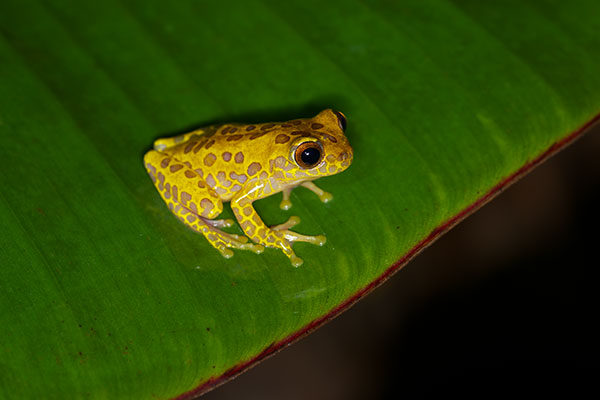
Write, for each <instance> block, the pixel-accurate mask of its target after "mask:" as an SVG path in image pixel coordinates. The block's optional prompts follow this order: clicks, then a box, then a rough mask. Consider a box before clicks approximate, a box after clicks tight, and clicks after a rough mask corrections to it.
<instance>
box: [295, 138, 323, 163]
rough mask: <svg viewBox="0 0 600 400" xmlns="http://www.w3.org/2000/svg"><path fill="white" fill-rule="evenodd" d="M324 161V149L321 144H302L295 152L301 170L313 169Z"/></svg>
mask: <svg viewBox="0 0 600 400" xmlns="http://www.w3.org/2000/svg"><path fill="white" fill-rule="evenodd" d="M321 159H323V147H321V144H320V143H319V142H304V143H301V144H300V145H299V146H298V147H296V150H295V151H294V160H296V164H298V165H299V166H300V167H301V168H312V167H314V166H315V165H317V164H319V162H321Z"/></svg>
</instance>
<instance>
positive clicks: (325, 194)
mask: <svg viewBox="0 0 600 400" xmlns="http://www.w3.org/2000/svg"><path fill="white" fill-rule="evenodd" d="M319 199H320V200H321V201H322V202H323V203H329V202H330V201H331V200H332V199H333V195H332V194H331V193H328V192H323V194H322V195H320V196H319Z"/></svg>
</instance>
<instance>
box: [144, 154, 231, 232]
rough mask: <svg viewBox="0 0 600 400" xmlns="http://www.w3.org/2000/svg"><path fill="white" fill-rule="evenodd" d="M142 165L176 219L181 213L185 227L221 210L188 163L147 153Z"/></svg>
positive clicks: (213, 194)
mask: <svg viewBox="0 0 600 400" xmlns="http://www.w3.org/2000/svg"><path fill="white" fill-rule="evenodd" d="M144 165H145V166H146V170H147V171H148V174H149V175H150V178H152V181H153V182H154V186H156V188H157V189H158V192H159V193H160V195H161V197H162V198H163V200H164V201H165V203H167V205H168V206H169V209H170V210H171V211H173V213H175V214H176V215H178V216H180V215H181V214H182V213H183V215H185V218H184V222H185V223H187V224H188V225H189V224H191V223H193V222H195V221H194V220H195V219H197V218H198V217H204V218H209V219H212V218H215V217H216V216H217V215H219V214H221V212H222V211H223V202H222V201H221V199H219V197H218V196H217V194H216V193H215V192H214V191H213V190H212V188H210V187H209V186H208V185H207V184H206V182H204V180H203V179H202V178H201V177H200V175H198V174H197V173H196V172H195V171H194V170H193V169H192V168H191V165H189V163H187V164H184V163H181V162H179V161H177V160H175V159H172V158H171V157H169V156H168V155H166V154H163V153H161V152H158V151H154V150H151V151H149V152H148V153H146V155H145V156H144ZM188 214H189V215H188Z"/></svg>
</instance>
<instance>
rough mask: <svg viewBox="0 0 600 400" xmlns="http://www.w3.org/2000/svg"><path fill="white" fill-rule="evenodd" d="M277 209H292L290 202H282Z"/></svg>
mask: <svg viewBox="0 0 600 400" xmlns="http://www.w3.org/2000/svg"><path fill="white" fill-rule="evenodd" d="M279 208H281V209H282V210H285V211H287V210H289V209H290V208H292V202H291V201H289V200H282V201H281V203H279Z"/></svg>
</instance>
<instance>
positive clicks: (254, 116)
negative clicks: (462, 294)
mask: <svg viewBox="0 0 600 400" xmlns="http://www.w3.org/2000/svg"><path fill="white" fill-rule="evenodd" d="M599 11H600V10H599V5H598V3H597V2H593V1H581V2H577V3H575V4H567V3H566V2H560V1H554V0H547V1H543V2H539V1H507V2H503V4H502V6H498V5H493V4H492V3H489V2H477V1H435V2H433V1H432V2H421V1H403V2H389V3H388V2H386V1H374V2H365V3H362V2H356V1H346V2H319V1H316V0H314V1H313V0H303V1H301V2H277V1H271V0H265V1H262V2H238V3H235V4H234V5H232V4H224V3H218V2H217V3H215V2H210V3H206V4H203V3H200V2H193V1H178V2H175V3H169V4H167V3H165V2H160V1H137V0H136V1H122V2H116V1H110V0H109V1H105V2H102V3H101V4H94V2H75V1H68V0H59V1H52V2H25V1H13V0H7V1H3V2H2V4H1V5H0V76H1V77H2V85H0V138H2V146H0V159H1V160H2V174H1V175H0V179H1V180H0V185H1V187H2V191H1V192H0V193H1V194H0V221H2V227H3V229H2V230H1V231H0V261H1V265H2V268H1V269H0V289H1V290H0V337H2V341H1V345H0V360H2V361H0V383H1V384H0V397H7V398H8V397H19V398H36V397H37V398H79V397H92V398H117V397H118V398H132V397H133V398H150V397H155V398H172V397H176V396H178V395H182V394H183V393H188V394H187V395H186V396H192V395H193V394H195V393H200V392H202V391H205V390H207V389H208V388H210V387H211V385H214V384H217V383H219V382H221V381H223V379H225V378H227V377H229V376H232V375H234V374H235V373H237V372H239V371H241V370H243V369H244V368H245V367H247V366H248V365H250V364H252V363H254V362H256V361H257V360H259V359H260V358H261V357H264V356H266V355H268V354H270V353H272V352H274V351H275V350H277V349H278V348H280V347H281V346H282V345H284V344H286V343H289V342H290V341H292V340H293V339H295V338H297V337H299V336H300V335H302V334H303V333H305V332H307V331H309V330H310V329H312V328H314V327H316V326H318V325H319V324H320V323H322V322H323V321H326V320H327V319H329V318H331V317H332V316H334V315H335V314H337V313H338V312H340V311H341V310H342V309H343V308H345V307H346V306H348V305H349V304H351V303H352V302H353V301H355V300H357V299H358V298H359V297H360V296H361V295H363V294H364V293H366V292H367V291H368V290H370V289H371V288H372V287H374V286H375V285H376V284H378V283H380V282H381V281H382V280H383V279H384V278H386V277H388V276H389V275H390V274H391V273H393V272H394V271H395V270H396V269H397V268H399V267H400V266H401V265H402V264H403V263H404V262H406V261H407V260H408V259H409V258H410V257H412V256H413V255H414V254H416V252H417V251H419V250H420V249H421V248H422V247H423V246H425V245H427V244H429V243H430V242H431V241H432V240H433V239H435V238H436V237H437V236H439V234H441V233H442V232H443V231H444V230H446V229H448V228H449V227H450V226H451V225H452V224H453V223H455V222H457V221H458V220H460V218H462V217H464V216H465V215H467V214H468V213H469V212H471V211H472V210H474V209H475V208H476V207H477V206H479V205H481V204H483V203H484V202H485V201H487V200H489V199H490V198H491V197H492V196H493V195H495V194H496V193H497V192H498V191H499V190H501V189H502V188H503V187H505V186H506V185H507V184H509V183H511V182H512V181H514V180H515V179H516V178H518V177H519V176H521V175H522V174H523V173H525V172H527V171H528V170H529V169H530V168H531V167H532V166H534V165H535V164H536V163H538V162H540V161H542V160H543V159H544V158H545V157H547V156H548V155H550V154H551V153H552V152H554V151H556V150H557V149H559V148H560V147H562V146H564V145H565V144H567V143H568V142H569V141H570V140H572V139H574V138H575V137H576V136H577V135H578V134H579V133H580V132H581V129H582V128H583V127H584V126H586V124H589V123H591V122H592V121H593V120H594V119H595V118H596V115H597V114H598V113H599V112H600V75H598V73H597V68H598V65H600V52H598V50H597V49H598V48H600V36H598V35H597V32H598V31H599V30H600V20H598V19H597V18H596V16H597V15H598V12H599ZM327 107H333V108H336V109H339V110H342V111H343V112H344V113H345V114H346V115H347V117H348V120H349V128H348V131H347V135H348V137H349V139H350V142H351V143H352V145H353V147H354V151H355V154H354V155H355V159H354V162H353V165H352V166H351V167H350V169H349V170H348V171H346V172H344V173H342V174H340V175H336V176H333V177H329V178H324V179H322V180H320V181H319V183H320V186H322V187H323V188H324V189H325V190H327V191H329V192H332V193H333V195H334V200H333V201H332V202H330V203H328V204H325V205H324V204H321V203H320V202H319V200H318V198H316V196H314V195H313V194H312V193H310V192H308V191H303V189H297V190H295V191H294V192H293V194H292V202H293V204H294V206H293V208H292V210H291V212H292V213H293V215H298V216H300V218H301V219H302V223H301V224H300V225H299V226H298V227H297V228H296V230H298V231H299V232H302V233H306V234H325V235H327V238H328V242H327V244H326V245H325V246H324V247H313V246H311V245H307V244H303V243H300V244H297V245H296V246H295V250H296V251H297V253H298V254H299V255H300V256H301V257H302V258H303V259H304V260H305V264H304V265H303V266H302V267H300V268H298V269H295V268H292V267H291V266H290V264H289V261H288V260H287V258H285V257H284V256H283V255H282V254H281V252H279V251H276V250H272V249H268V250H266V251H265V252H264V253H263V254H261V255H255V254H252V253H245V252H240V251H236V252H235V256H234V257H233V258H232V259H231V260H225V259H223V258H222V257H221V256H220V255H219V254H218V252H217V251H215V250H214V249H212V248H211V247H210V245H209V244H208V243H207V242H206V241H205V240H204V238H202V237H201V236H199V235H197V234H194V233H193V232H192V231H190V230H188V229H186V228H185V227H184V226H183V225H182V224H180V223H179V222H178V221H177V220H176V219H175V218H174V217H173V216H172V215H171V214H170V213H169V212H168V210H167V208H166V206H165V205H164V204H163V203H162V201H161V199H160V198H159V196H158V194H157V193H156V191H155V189H154V187H153V186H152V184H151V182H150V179H149V178H148V177H147V175H146V173H145V171H144V169H143V167H142V163H141V158H142V155H143V154H144V152H145V151H146V150H147V149H149V147H150V145H151V143H152V141H153V140H154V139H155V138H157V137H160V136H167V135H174V134H176V133H179V132H185V131H186V130H188V129H191V128H194V127H199V126H202V125H206V124H209V123H214V122H230V121H235V122H249V123H251V122H265V121H271V120H287V119H291V118H297V117H309V116H311V115H314V114H316V113H317V112H318V111H320V110H321V109H323V108H327ZM279 201H280V197H279V195H278V196H272V197H270V198H267V199H264V200H261V201H259V202H257V203H256V208H257V210H258V212H259V214H260V215H261V216H262V217H263V219H264V220H265V222H266V223H267V224H270V225H272V224H277V223H280V222H282V221H284V220H285V219H287V218H288V217H289V215H290V212H284V211H281V210H280V209H279V207H278V204H279ZM225 216H226V217H231V216H232V214H231V211H230V210H229V209H228V208H227V209H226V211H225ZM236 229H237V228H236ZM490 229H493V227H490ZM234 231H235V230H234ZM238 232H241V231H239V229H238Z"/></svg>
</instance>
